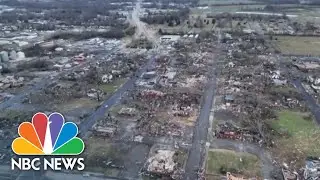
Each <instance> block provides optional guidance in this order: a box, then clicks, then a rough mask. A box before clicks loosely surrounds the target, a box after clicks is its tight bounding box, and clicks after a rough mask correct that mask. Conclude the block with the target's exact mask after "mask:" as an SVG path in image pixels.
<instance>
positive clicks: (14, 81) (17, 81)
mask: <svg viewBox="0 0 320 180" xmlns="http://www.w3.org/2000/svg"><path fill="white" fill-rule="evenodd" d="M23 84H24V78H23V77H15V76H5V77H0V88H1V89H7V88H13V87H21V86H23Z"/></svg>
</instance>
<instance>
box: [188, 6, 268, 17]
mask: <svg viewBox="0 0 320 180" xmlns="http://www.w3.org/2000/svg"><path fill="white" fill-rule="evenodd" d="M264 7H265V5H230V6H211V7H210V6H208V7H197V8H192V9H191V12H192V14H194V15H201V14H204V15H205V14H218V13H223V12H230V13H235V12H238V11H250V10H251V11H252V10H254V11H258V10H261V9H263V8H264Z"/></svg>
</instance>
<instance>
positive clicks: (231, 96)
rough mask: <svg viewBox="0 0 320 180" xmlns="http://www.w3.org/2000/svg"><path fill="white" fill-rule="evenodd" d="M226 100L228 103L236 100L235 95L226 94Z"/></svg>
mask: <svg viewBox="0 0 320 180" xmlns="http://www.w3.org/2000/svg"><path fill="white" fill-rule="evenodd" d="M224 101H225V102H226V103H233V102H234V97H233V95H230V94H229V95H225V96H224Z"/></svg>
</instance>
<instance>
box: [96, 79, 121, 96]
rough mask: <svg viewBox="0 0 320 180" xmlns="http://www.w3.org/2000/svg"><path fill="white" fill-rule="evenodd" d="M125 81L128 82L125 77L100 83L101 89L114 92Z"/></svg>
mask: <svg viewBox="0 0 320 180" xmlns="http://www.w3.org/2000/svg"><path fill="white" fill-rule="evenodd" d="M125 82H126V79H124V78H123V79H117V80H115V81H114V82H112V83H107V84H101V85H99V89H101V90H102V91H103V92H105V93H113V92H115V91H116V90H117V89H118V88H119V87H120V86H121V85H122V84H123V83H125Z"/></svg>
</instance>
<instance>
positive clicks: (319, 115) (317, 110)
mask: <svg viewBox="0 0 320 180" xmlns="http://www.w3.org/2000/svg"><path fill="white" fill-rule="evenodd" d="M291 83H292V84H293V85H294V86H295V88H296V89H298V90H299V92H300V93H301V94H302V95H303V98H304V100H305V101H306V102H307V104H308V106H309V108H310V111H311V112H312V114H313V115H314V117H315V119H316V121H317V123H318V124H319V125H320V107H319V105H318V104H317V102H316V100H315V99H314V98H313V97H312V96H311V95H310V94H309V93H308V92H307V91H306V89H305V88H304V87H303V86H302V84H301V81H300V80H292V81H291Z"/></svg>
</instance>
